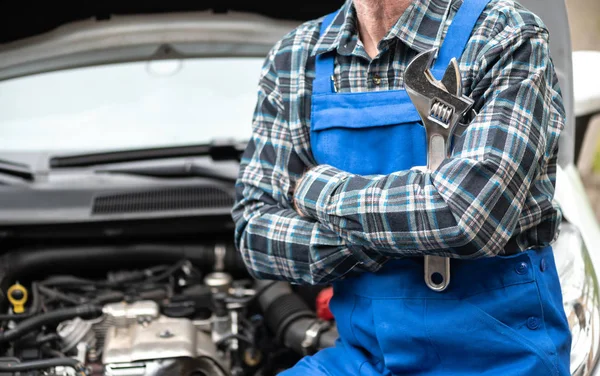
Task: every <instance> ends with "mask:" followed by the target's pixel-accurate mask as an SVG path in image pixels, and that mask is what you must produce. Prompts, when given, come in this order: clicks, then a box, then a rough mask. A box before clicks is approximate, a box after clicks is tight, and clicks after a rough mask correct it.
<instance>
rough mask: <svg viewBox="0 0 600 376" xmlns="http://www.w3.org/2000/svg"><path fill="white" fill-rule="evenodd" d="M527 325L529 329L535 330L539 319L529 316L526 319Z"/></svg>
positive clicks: (538, 325)
mask: <svg viewBox="0 0 600 376" xmlns="http://www.w3.org/2000/svg"><path fill="white" fill-rule="evenodd" d="M527 327H528V328H529V329H531V330H536V329H537V328H539V327H540V320H539V319H538V318H537V317H533V316H532V317H530V318H528V319H527Z"/></svg>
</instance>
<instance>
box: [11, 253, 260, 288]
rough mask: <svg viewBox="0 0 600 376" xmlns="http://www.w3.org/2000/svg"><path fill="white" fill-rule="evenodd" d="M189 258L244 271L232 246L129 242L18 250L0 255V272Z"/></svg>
mask: <svg viewBox="0 0 600 376" xmlns="http://www.w3.org/2000/svg"><path fill="white" fill-rule="evenodd" d="M183 259H185V260H190V261H191V262H192V263H193V264H194V265H195V266H196V267H198V268H199V269H200V270H202V271H204V272H207V271H213V270H214V269H215V265H219V267H222V268H223V269H224V270H226V271H227V272H228V273H230V274H232V275H234V276H236V275H237V276H247V275H248V271H247V269H246V267H245V265H244V262H243V260H242V258H241V255H240V254H239V252H237V250H236V249H235V247H234V246H232V245H229V246H223V247H221V246H218V245H215V244H178V245H173V244H131V245H106V246H71V247H64V248H40V249H31V250H27V249H21V250H19V251H18V252H13V253H7V254H5V255H3V256H2V257H1V258H0V275H2V274H4V276H3V278H2V279H3V280H4V281H10V280H14V279H16V277H19V278H22V277H23V276H28V275H36V274H38V273H45V272H47V271H48V270H52V271H53V274H60V273H61V272H62V271H72V270H80V269H82V268H88V269H92V270H94V269H99V268H110V267H113V266H114V265H115V264H117V265H125V264H127V263H129V264H131V265H132V266H134V265H137V264H138V263H139V260H143V261H144V262H145V263H149V264H150V263H154V264H162V263H166V264H171V263H175V262H178V261H180V260H183ZM8 265H10V267H6V266H8Z"/></svg>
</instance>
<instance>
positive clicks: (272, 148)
mask: <svg viewBox="0 0 600 376" xmlns="http://www.w3.org/2000/svg"><path fill="white" fill-rule="evenodd" d="M278 48H279V46H277V45H276V46H275V47H274V48H273V50H272V53H271V54H270V55H269V57H268V58H267V60H266V62H265V65H264V67H263V70H262V73H261V78H260V84H259V89H258V101H257V107H256V111H255V114H254V119H253V133H252V138H251V140H250V142H249V143H248V146H247V148H246V151H245V152H244V155H243V157H242V161H241V165H240V174H239V177H238V180H237V183H236V195H237V197H236V204H235V205H234V207H233V210H232V217H233V219H234V222H235V224H236V227H235V243H236V246H237V248H238V250H239V251H240V253H241V255H242V258H243V260H244V262H245V264H246V267H247V268H248V271H249V272H250V273H251V274H252V275H253V276H254V277H255V278H259V279H278V280H287V281H290V282H292V283H304V284H323V283H328V282H331V281H334V280H336V279H339V278H342V277H344V276H345V275H347V274H348V273H349V272H351V271H352V272H355V271H376V270H378V269H379V268H380V267H381V266H382V264H383V261H384V259H386V258H385V257H384V256H381V255H377V254H376V253H374V252H372V251H366V250H364V249H363V248H362V247H359V246H351V245H349V244H348V243H347V241H346V240H345V239H343V238H342V237H340V236H339V235H338V234H336V233H335V232H334V231H332V230H331V229H329V228H327V227H326V226H324V225H323V224H321V223H320V222H318V221H317V220H315V219H313V218H310V217H301V216H300V215H298V213H297V212H296V211H295V210H294V209H293V207H292V198H293V193H292V189H293V187H294V185H295V182H296V180H297V179H298V178H299V177H300V176H301V175H302V173H303V171H304V169H305V164H304V163H302V161H301V160H300V159H299V157H298V155H297V153H296V152H295V151H294V146H293V144H292V140H291V133H290V130H289V126H288V124H287V122H286V120H285V119H284V117H283V116H282V114H283V113H284V109H283V105H282V101H281V97H280V94H279V93H278V77H277V72H276V70H275V67H274V64H273V56H274V53H275V52H274V51H277V49H278ZM369 253H372V254H373V255H372V256H371V255H369Z"/></svg>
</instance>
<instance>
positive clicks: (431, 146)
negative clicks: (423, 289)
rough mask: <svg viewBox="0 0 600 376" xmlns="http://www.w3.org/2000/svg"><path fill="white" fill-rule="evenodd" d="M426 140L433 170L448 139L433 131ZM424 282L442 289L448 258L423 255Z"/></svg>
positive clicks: (447, 276) (447, 274) (446, 280)
mask: <svg viewBox="0 0 600 376" xmlns="http://www.w3.org/2000/svg"><path fill="white" fill-rule="evenodd" d="M428 141H429V142H428V155H427V166H428V168H429V170H434V169H436V168H438V167H439V165H440V164H441V163H442V161H443V160H444V158H446V150H447V149H446V143H447V142H448V141H449V140H448V138H447V137H444V136H443V135H441V134H439V133H434V134H432V135H431V136H430V137H429V140H428ZM425 283H426V284H427V286H428V287H429V288H430V289H432V290H434V291H444V290H445V289H446V288H447V287H448V285H449V284H450V259H449V258H447V257H440V256H425Z"/></svg>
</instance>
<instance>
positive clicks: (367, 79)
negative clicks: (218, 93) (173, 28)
mask: <svg viewBox="0 0 600 376" xmlns="http://www.w3.org/2000/svg"><path fill="white" fill-rule="evenodd" d="M460 3H461V0H453V1H450V0H413V2H412V4H411V5H410V6H409V7H408V9H407V10H406V11H405V12H404V13H403V15H402V16H401V17H400V19H399V20H398V21H397V23H396V24H395V26H394V27H393V28H392V29H391V30H390V31H389V33H388V34H387V35H386V36H385V37H384V39H383V40H382V41H381V42H380V43H379V45H378V49H379V51H380V52H379V55H378V56H377V57H376V58H374V59H371V58H370V57H369V56H368V55H367V53H366V52H365V50H364V48H363V46H362V44H361V43H360V41H359V38H358V36H357V27H356V24H357V21H356V13H355V9H354V6H353V5H352V3H351V0H348V1H347V2H346V4H344V5H343V7H342V8H341V11H340V12H339V14H338V16H337V17H336V18H335V19H334V21H333V23H332V25H331V26H330V27H329V28H328V29H327V31H326V32H325V33H324V34H323V35H320V33H319V27H320V23H321V19H318V20H312V21H309V22H306V23H304V24H302V25H301V26H299V27H298V28H296V29H295V30H293V31H291V32H290V33H289V34H288V35H286V36H285V37H284V38H283V39H282V40H280V41H279V42H278V43H277V44H276V45H275V46H274V47H273V49H272V50H271V52H270V53H269V55H268V57H267V59H266V61H265V64H264V66H263V69H262V73H261V76H260V82H259V85H258V101H257V106H256V111H255V114H254V118H253V135H252V138H251V140H250V142H249V144H248V147H247V150H246V152H245V153H244V156H243V159H242V162H241V169H240V175H239V178H238V181H237V184H236V193H237V201H236V204H235V206H234V208H233V210H232V216H233V219H234V221H235V223H236V231H235V241H236V246H237V248H238V250H239V251H240V252H241V254H242V256H243V259H244V261H245V263H246V265H247V267H248V269H249V271H250V273H251V274H252V275H253V276H255V277H256V278H261V279H283V280H288V281H290V282H292V283H305V284H323V283H329V282H332V281H334V280H337V279H340V278H342V277H344V276H347V275H348V273H349V272H351V271H352V274H354V273H355V272H374V271H377V270H378V269H379V268H381V266H382V265H383V264H384V263H385V262H386V261H387V260H389V259H391V258H398V257H406V256H421V255H443V256H448V257H454V258H479V257H491V256H495V255H498V254H511V253H515V252H520V251H523V250H526V249H528V248H531V247H535V246H543V245H548V244H550V243H551V242H552V241H553V240H554V239H555V238H556V236H557V233H558V224H559V223H560V220H561V213H560V210H559V208H558V207H557V206H556V204H555V202H554V201H553V195H554V187H555V179H556V176H555V174H556V159H557V152H558V137H559V134H560V132H561V130H562V129H563V126H564V123H565V112H564V108H563V104H562V99H561V94H560V89H559V87H558V81H557V78H556V76H555V71H554V67H553V65H552V62H551V58H550V55H549V47H548V30H547V29H546V27H545V26H544V24H543V23H542V21H541V20H540V19H539V18H538V17H537V16H535V15H534V14H532V13H531V12H529V11H528V10H526V9H524V8H523V7H522V6H520V5H519V4H517V3H514V2H513V1H510V0H492V1H491V2H490V3H489V4H488V6H487V8H486V9H485V10H484V12H483V14H482V16H481V17H480V18H479V20H478V22H477V24H476V26H475V28H474V31H473V34H472V35H471V38H470V40H469V42H468V44H467V46H466V49H465V51H464V53H463V55H462V57H461V58H460V59H459V61H458V62H459V66H460V69H461V73H462V77H463V88H464V92H465V94H466V95H469V96H470V97H471V98H473V99H474V100H475V105H474V108H475V110H476V111H477V112H478V114H477V116H476V117H475V118H474V119H473V120H472V121H471V124H470V126H469V128H468V129H467V131H465V133H464V134H463V136H462V137H461V138H460V139H459V140H458V141H457V142H456V145H455V148H454V151H453V154H452V156H451V158H448V159H446V160H445V161H444V162H443V163H442V165H441V166H440V167H439V168H438V169H436V170H435V171H419V170H415V169H411V170H407V171H398V172H395V173H392V174H389V175H376V176H359V175H354V174H350V173H348V172H345V171H341V170H339V169H336V168H335V167H332V166H329V165H317V163H316V162H315V160H314V158H313V156H312V153H311V145H310V133H309V132H310V103H311V88H312V81H313V79H314V76H315V71H314V64H315V55H316V54H321V53H324V52H327V51H334V50H335V53H336V64H335V75H334V76H335V82H336V86H337V89H338V92H366V91H382V90H391V89H401V88H403V84H404V83H403V72H404V69H405V68H406V65H407V64H408V63H409V62H410V60H411V59H412V58H414V57H415V56H416V54H417V53H419V52H421V51H424V50H427V49H430V48H433V47H439V46H440V45H441V41H442V40H443V37H444V35H445V32H446V29H447V27H448V25H449V23H450V22H451V20H452V18H453V17H454V15H455V14H456V11H457V9H458V8H459V6H460ZM336 152H339V151H336ZM341 152H343V151H341ZM301 177H302V179H300V178H301ZM294 200H295V201H296V205H297V207H295V206H294ZM296 209H297V210H299V211H301V212H302V213H303V214H304V215H302V216H301V215H299V214H298V212H297V211H296Z"/></svg>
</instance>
